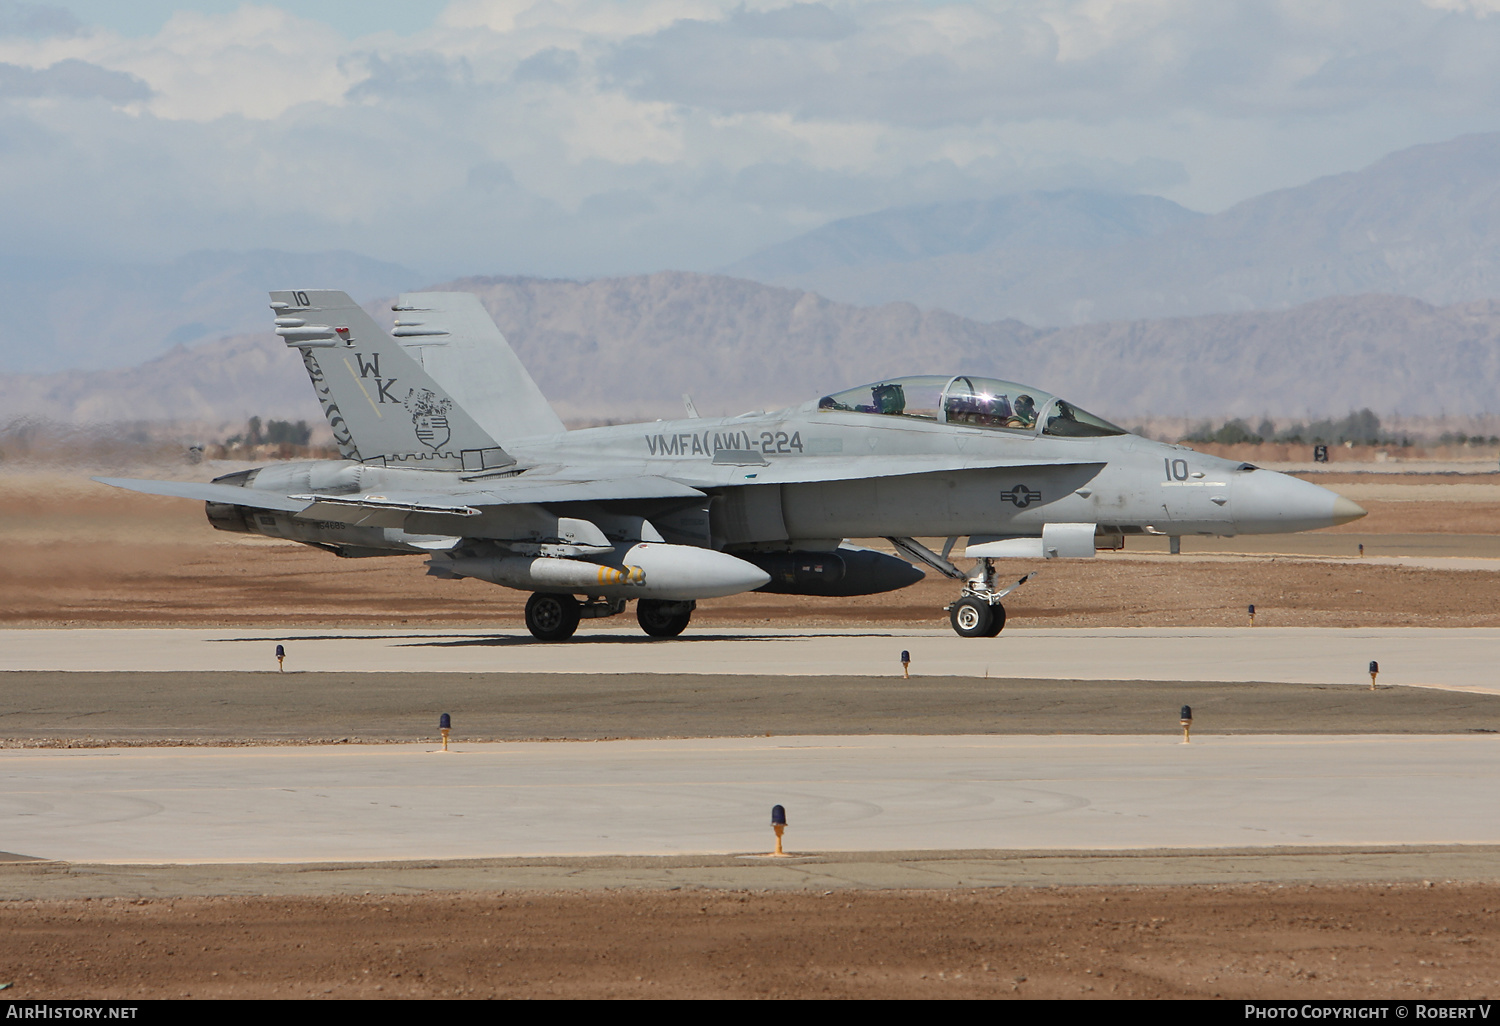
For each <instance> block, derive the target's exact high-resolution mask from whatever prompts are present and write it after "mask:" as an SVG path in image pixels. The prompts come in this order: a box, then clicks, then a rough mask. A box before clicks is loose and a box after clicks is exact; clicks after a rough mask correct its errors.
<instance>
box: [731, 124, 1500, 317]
mask: <svg viewBox="0 0 1500 1026" xmlns="http://www.w3.org/2000/svg"><path fill="white" fill-rule="evenodd" d="M724 273H726V274H731V275H736V276H741V277H747V278H752V279H754V280H756V281H761V282H765V283H768V284H773V285H783V286H787V287H790V288H800V289H809V290H812V291H814V292H818V293H819V294H821V295H824V296H828V297H830V298H832V299H836V300H839V301H842V302H846V303H853V304H860V305H874V304H880V303H889V302H895V301H905V302H911V303H915V304H916V305H918V306H921V307H924V308H938V309H944V310H951V311H953V312H955V313H959V314H962V315H963V316H966V317H972V318H975V319H978V320H1000V319H1004V318H1015V319H1018V320H1021V321H1025V322H1026V323H1028V324H1036V325H1070V324H1083V323H1090V322H1099V321H1116V320H1141V319H1148V318H1160V317H1179V316H1189V315H1195V314H1202V313H1222V312H1234V311H1246V310H1274V309H1289V308H1291V307H1293V306H1296V305H1299V304H1302V303H1307V302H1309V301H1311V300H1314V299H1320V298H1325V297H1328V296H1340V295H1361V294H1366V293H1387V294H1391V295H1403V296H1412V297H1415V298H1418V299H1422V300H1425V301H1426V302H1429V303H1433V304H1436V305H1451V304H1454V303H1464V302H1469V301H1472V300H1477V299H1488V298H1490V297H1492V296H1500V133H1489V134H1483V135H1469V136H1463V137H1461V138H1458V139H1454V140H1451V141H1449V142H1444V143H1438V144H1433V145H1428V146H1416V147H1413V148H1411V149H1406V150H1401V151H1399V152H1397V153H1393V154H1390V155H1389V156H1387V157H1385V158H1383V159H1381V160H1379V161H1377V162H1376V163H1375V164H1373V165H1371V166H1370V167H1367V168H1364V169H1363V170H1360V171H1353V172H1349V173H1347V174H1339V175H1331V176H1329V177H1326V178H1319V179H1317V180H1316V181H1313V182H1309V183H1307V184H1306V185H1301V186H1298V187H1296V188H1291V189H1281V190H1278V191H1276V192H1270V193H1266V194H1265V195H1262V196H1257V197H1254V198H1253V199H1249V200H1246V201H1244V202H1242V203H1239V204H1236V205H1235V206H1233V207H1231V208H1229V209H1228V210H1226V211H1223V212H1222V213H1218V214H1213V215H1203V214H1195V213H1193V212H1191V211H1188V210H1186V209H1184V208H1182V207H1179V206H1177V205H1175V204H1171V203H1168V202H1167V201H1166V200H1162V199H1158V198H1155V197H1148V196H1127V195H1109V194H1100V193H1080V192H1036V193H1027V194H1024V195H1021V196H1010V197H1001V198H999V199H995V200H989V201H984V202H962V203H947V204H936V205H928V206H920V207H903V208H897V209H892V210H886V211H880V212H877V213H872V214H869V215H865V216H862V217H852V218H846V219H844V220H840V221H835V222H833V223H831V224H828V225H825V226H823V227H821V228H818V229H816V230H815V231H812V232H809V233H807V234H805V235H802V236H799V237H797V238H795V239H792V240H789V241H787V242H784V243H781V244H779V245H776V246H772V247H770V248H768V249H765V250H762V251H761V252H759V253H756V254H753V255H752V256H750V257H747V258H746V259H744V260H741V261H739V262H737V263H735V264H731V265H730V266H728V267H726V268H724Z"/></svg>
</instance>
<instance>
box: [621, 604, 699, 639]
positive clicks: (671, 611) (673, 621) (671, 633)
mask: <svg viewBox="0 0 1500 1026" xmlns="http://www.w3.org/2000/svg"><path fill="white" fill-rule="evenodd" d="M692 618H693V604H692V603H691V602H664V601H662V600H661V599H641V600H640V601H639V602H637V603H636V604H635V620H636V623H638V624H640V625H641V630H643V631H645V632H646V633H647V634H649V635H651V636H652V637H653V638H675V637H677V635H679V634H681V633H682V632H683V631H685V630H687V625H688V621H689V620H691V619H692Z"/></svg>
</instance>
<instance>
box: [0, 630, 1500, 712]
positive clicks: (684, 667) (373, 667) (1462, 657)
mask: <svg viewBox="0 0 1500 1026" xmlns="http://www.w3.org/2000/svg"><path fill="white" fill-rule="evenodd" d="M278 643H280V644H283V645H284V646H285V647H286V649H287V653H288V654H287V664H286V665H287V669H289V670H293V671H300V670H310V671H322V672H354V673H359V672H372V671H396V672H409V673H474V672H497V671H503V672H510V673H591V674H607V673H709V674H758V675H783V674H787V675H815V676H816V675H829V674H832V675H853V676H883V675H888V674H897V673H899V672H900V670H901V666H900V661H899V660H900V656H901V652H902V651H903V650H905V651H909V652H910V653H911V658H912V667H911V668H912V671H913V673H915V674H916V675H918V676H945V675H957V676H965V677H984V676H996V677H1026V678H1039V679H1048V680H1154V681H1171V680H1196V681H1230V682H1235V681H1267V682H1288V683H1309V684H1358V683H1361V682H1363V683H1368V681H1369V678H1368V675H1367V673H1366V668H1367V666H1368V665H1369V662H1370V661H1371V660H1376V661H1378V662H1379V664H1380V678H1379V680H1380V683H1383V684H1401V685H1415V686H1420V687H1437V688H1448V689H1455V690H1468V691H1475V692H1483V693H1489V694H1500V661H1497V660H1496V659H1495V652H1496V651H1500V629H1497V628H1486V627H1473V628H1446V629H1445V628H1399V627H1398V628H1370V629H1362V628H1292V627H1288V628H1279V627H1255V628H1251V627H1242V628H1055V629H1038V628H1007V629H1006V631H1005V632H1004V633H1003V634H1001V635H1000V636H999V637H998V638H994V639H972V638H960V637H958V636H956V635H955V634H953V633H952V632H951V631H948V630H931V629H929V630H892V629H884V628H874V629H856V630H849V629H845V630H839V629H823V628H819V629H817V630H805V631H799V630H796V629H787V628H765V629H703V630H695V629H692V628H690V629H689V630H688V632H687V633H686V634H684V635H683V636H682V637H680V638H674V639H671V640H666V641H657V640H653V639H650V638H647V637H646V636H645V635H643V634H641V633H640V632H639V631H638V630H635V629H633V628H627V627H614V626H611V627H594V626H591V625H590V624H589V623H588V622H587V621H585V624H584V626H583V627H581V628H580V630H579V634H578V636H577V637H575V638H574V639H573V640H572V641H570V642H567V643H552V644H546V643H541V642H537V641H536V640H535V639H533V638H532V637H531V636H530V635H529V634H527V633H525V632H524V631H518V630H515V629H504V630H501V629H496V630H493V631H483V630H455V631H441V630H407V629H399V630H359V629H337V630H292V631H288V630H264V629H233V628H225V629H186V628H184V629H138V630H126V629H94V628H77V629H70V628H57V629H37V630H32V629H10V630H4V631H0V670H88V671H112V670H115V671H119V670H123V671H184V670H196V671H223V670H266V669H275V668H276V661H275V657H274V654H273V653H274V650H275V646H276V645H277V644H278Z"/></svg>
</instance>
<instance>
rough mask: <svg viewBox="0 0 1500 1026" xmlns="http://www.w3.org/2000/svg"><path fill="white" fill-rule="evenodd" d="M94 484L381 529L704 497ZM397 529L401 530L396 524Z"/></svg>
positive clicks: (568, 484)
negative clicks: (525, 510)
mask: <svg viewBox="0 0 1500 1026" xmlns="http://www.w3.org/2000/svg"><path fill="white" fill-rule="evenodd" d="M575 476H581V475H575ZM94 480H95V481H98V482H99V483H100V484H107V485H113V486H114V487H116V488H127V489H129V490H130V491H133V492H144V493H146V494H147V495H169V496H173V497H175V498H179V499H199V500H201V501H203V502H223V503H229V504H232V505H236V506H249V507H252V508H254V509H273V510H280V511H282V512H287V513H295V514H298V515H300V516H302V517H304V518H305V519H309V520H336V521H340V522H343V523H376V522H377V520H389V519H392V518H394V520H395V521H396V522H399V520H400V519H402V518H404V517H405V516H406V514H409V513H426V514H439V515H447V516H456V517H471V516H476V515H478V514H479V513H480V512H481V510H482V509H483V507H486V506H513V505H519V504H523V503H532V504H537V505H545V504H546V503H550V502H587V501H595V502H602V501H609V500H613V499H627V500H628V499H662V498H670V499H691V498H700V499H701V498H703V497H704V495H703V493H702V492H700V491H698V490H697V489H696V488H693V487H690V486H688V485H685V484H682V483H681V482H678V481H671V480H668V479H667V478H663V477H650V476H645V477H609V478H594V479H584V480H568V479H564V478H561V477H547V478H540V479H537V480H535V481H526V480H513V479H509V478H506V479H502V480H500V481H495V482H491V483H489V484H487V485H486V486H485V487H482V488H476V487H472V486H470V487H468V488H464V489H462V490H460V491H454V492H444V493H437V494H433V493H429V492H393V491H387V492H382V493H381V494H379V495H370V494H365V495H359V494H356V495H318V494H307V495H283V494H281V493H279V492H273V491H266V490H261V489H257V488H242V487H240V486H239V485H225V484H205V483H201V482H197V481H154V480H143V479H137V478H122V477H96V478H94ZM372 518H373V519H372ZM391 526H396V523H393V524H392V525H391Z"/></svg>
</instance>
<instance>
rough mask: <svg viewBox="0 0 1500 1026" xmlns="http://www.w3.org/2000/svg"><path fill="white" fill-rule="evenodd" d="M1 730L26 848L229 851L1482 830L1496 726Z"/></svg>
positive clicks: (1344, 838)
mask: <svg viewBox="0 0 1500 1026" xmlns="http://www.w3.org/2000/svg"><path fill="white" fill-rule="evenodd" d="M457 749H458V750H457V751H455V752H450V753H446V754H445V753H442V752H439V751H437V750H435V748H434V746H432V745H402V746H395V745H390V746H329V747H318V748H291V749H288V748H279V749H277V748H244V749H182V748H178V749H159V748H152V749H92V750H82V751H80V750H70V751H58V750H35V749H31V750H8V751H3V752H0V821H3V823H4V837H5V846H6V848H8V849H9V850H10V851H12V852H15V853H18V854H20V855H25V856H32V857H38V858H45V859H60V860H67V861H70V862H89V863H131V862H144V863H164V862H165V863H198V862H217V863H243V862H319V861H373V860H388V859H458V858H494V857H505V856H546V855H589V854H624V855H629V854H639V855H648V854H686V853H695V852H714V853H727V852H745V853H749V852H758V851H759V852H764V851H766V850H768V846H769V844H770V843H771V835H770V830H769V828H768V821H769V815H770V808H771V806H772V805H773V804H782V805H784V806H786V809H787V815H788V819H789V821H790V826H789V829H788V836H787V841H788V849H789V850H790V851H794V852H796V851H801V852H809V851H846V852H847V851H881V850H908V851H910V850H923V849H927V850H935V849H937V850H941V849H995V848H1005V849H1011V850H1018V849H1021V850H1024V849H1043V850H1094V849H1153V848H1174V847H1178V848H1244V847H1246V846H1252V845H1253V846H1277V845H1293V846H1308V845H1372V844H1373V845H1432V844H1464V845H1494V844H1497V843H1500V805H1497V804H1496V803H1495V802H1494V801H1493V782H1494V780H1495V778H1496V775H1497V771H1500V739H1497V738H1495V737H1489V736H1479V737H1474V736H1468V737H1466V736H1447V737H1436V738H1435V737H1421V736H1417V737H1413V736H1394V737H1393V736H1339V737H1319V736H1300V737H1265V736H1261V737H1214V738H1206V739H1202V740H1201V741H1195V742H1194V743H1193V744H1191V745H1183V744H1181V743H1179V742H1173V741H1171V740H1169V739H1165V738H1161V737H1149V738H1139V737H1118V736H1117V737H1067V736H1058V737H1015V736H1012V737H941V738H939V737H925V738H924V737H892V736H886V737H870V738H848V737H843V738H817V737H807V738H796V739H776V738H749V739H709V740H679V741H615V742H592V743H591V742H571V743H511V744H489V745H459V746H457Z"/></svg>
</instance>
